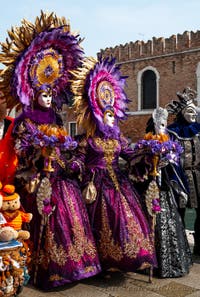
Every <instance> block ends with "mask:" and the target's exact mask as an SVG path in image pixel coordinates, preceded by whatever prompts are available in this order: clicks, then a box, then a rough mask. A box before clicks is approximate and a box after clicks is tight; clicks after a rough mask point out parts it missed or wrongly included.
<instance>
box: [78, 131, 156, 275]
mask: <svg viewBox="0 0 200 297" xmlns="http://www.w3.org/2000/svg"><path fill="white" fill-rule="evenodd" d="M130 153H131V150H130V148H128V142H127V141H125V139H124V138H120V139H109V138H108V139H106V138H102V137H93V138H88V139H87V140H86V139H83V140H82V141H81V142H80V143H79V149H78V154H77V159H76V162H79V161H81V162H80V164H81V163H82V164H83V163H85V164H87V165H86V167H85V172H84V175H83V185H87V184H88V183H89V182H90V181H91V180H93V182H94V185H95V188H96V191H97V196H96V200H95V201H94V202H93V203H91V204H88V212H89V218H90V223H91V227H92V231H93V234H94V237H95V239H96V243H97V248H98V252H99V257H100V261H101V264H102V267H103V269H109V268H113V267H115V268H118V269H121V270H124V271H135V270H137V269H139V268H140V267H141V266H142V264H143V263H149V264H151V265H152V266H153V265H155V264H156V261H155V257H154V243H153V233H152V230H151V228H150V225H149V222H148V221H147V219H146V217H145V215H144V213H143V211H142V209H141V205H140V202H139V196H138V194H137V192H136V191H135V190H134V188H133V186H132V185H131V183H130V181H129V179H128V177H127V175H126V174H125V173H123V172H122V170H121V169H120V167H119V157H123V158H124V159H128V158H129V157H130ZM83 188H84V186H83Z"/></svg>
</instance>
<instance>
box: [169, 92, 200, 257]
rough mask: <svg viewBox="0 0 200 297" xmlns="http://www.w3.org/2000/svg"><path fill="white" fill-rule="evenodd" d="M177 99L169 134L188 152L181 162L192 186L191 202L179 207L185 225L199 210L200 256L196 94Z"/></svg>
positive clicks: (199, 242)
mask: <svg viewBox="0 0 200 297" xmlns="http://www.w3.org/2000/svg"><path fill="white" fill-rule="evenodd" d="M177 97H178V100H172V101H171V102H170V103H169V104H168V105H167V109H168V112H169V113H171V114H173V115H175V116H176V119H175V121H174V122H173V123H172V124H171V125H169V126H168V132H169V134H170V137H171V138H172V139H176V140H177V141H179V142H180V144H181V145H182V147H183V148H184V151H183V154H182V157H181V162H182V166H183V169H184V172H185V174H186V176H187V180H188V184H189V198H188V200H178V201H177V203H178V206H179V212H180V214H181V216H182V219H183V222H184V215H185V209H186V207H189V208H190V207H191V208H195V210H196V218H195V223H194V253H195V254H198V255H200V183H199V180H200V154H199V151H200V124H199V123H198V122H197V110H196V106H195V104H194V100H195V97H196V92H195V91H194V90H192V89H191V88H189V87H187V88H185V89H184V90H183V92H182V93H181V92H177ZM187 115H189V118H188V117H187Z"/></svg>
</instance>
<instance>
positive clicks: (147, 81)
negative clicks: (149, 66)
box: [141, 70, 157, 109]
mask: <svg viewBox="0 0 200 297" xmlns="http://www.w3.org/2000/svg"><path fill="white" fill-rule="evenodd" d="M156 97H157V96H156V75H155V73H154V72H153V71H152V70H146V71H145V72H143V75H142V96H141V107H142V109H154V108H156Z"/></svg>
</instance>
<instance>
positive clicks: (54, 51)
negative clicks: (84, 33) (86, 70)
mask: <svg viewBox="0 0 200 297" xmlns="http://www.w3.org/2000/svg"><path fill="white" fill-rule="evenodd" d="M8 33H9V38H7V39H6V42H5V43H1V46H2V52H1V53H0V62H1V63H2V64H4V65H5V68H4V70H2V71H1V72H0V74H1V78H2V79H1V81H0V89H1V90H2V92H3V94H4V96H5V98H6V100H7V106H8V108H12V107H14V106H15V105H17V104H19V103H22V104H23V105H24V106H25V107H27V106H29V105H30V103H31V100H32V99H33V98H34V97H35V95H36V94H37V93H38V92H40V91H45V90H47V89H51V91H52V95H53V100H54V103H55V104H56V106H57V107H58V108H60V107H61V106H62V103H67V101H68V99H70V98H71V96H72V93H71V91H70V83H69V81H70V79H71V73H70V71H71V70H74V69H76V68H77V67H78V66H80V65H81V64H80V63H81V60H82V56H83V50H82V48H81V46H80V42H81V39H80V37H79V35H77V34H76V35H75V34H72V33H71V31H70V25H69V22H68V21H66V19H65V18H64V17H62V18H59V17H57V16H56V15H55V14H54V13H50V14H48V13H44V12H43V11H41V15H40V17H37V18H36V20H35V23H31V22H29V21H26V20H22V24H21V26H20V27H12V28H11V31H9V32H8ZM9 39H10V40H9Z"/></svg>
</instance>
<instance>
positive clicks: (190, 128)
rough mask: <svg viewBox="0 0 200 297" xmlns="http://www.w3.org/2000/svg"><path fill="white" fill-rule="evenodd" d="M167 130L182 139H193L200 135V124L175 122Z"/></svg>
mask: <svg viewBox="0 0 200 297" xmlns="http://www.w3.org/2000/svg"><path fill="white" fill-rule="evenodd" d="M167 130H168V131H169V132H172V133H173V134H176V135H177V136H178V137H180V138H181V137H182V138H192V137H194V136H195V135H197V134H198V133H200V124H199V123H197V122H195V123H187V124H186V123H178V122H175V123H173V124H171V125H169V126H168V127H167Z"/></svg>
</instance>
